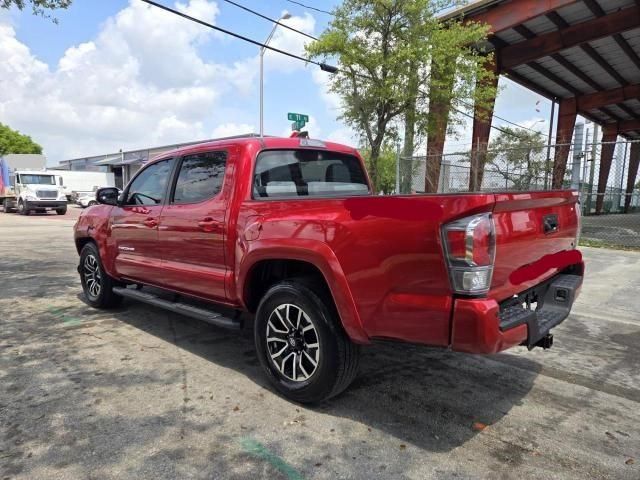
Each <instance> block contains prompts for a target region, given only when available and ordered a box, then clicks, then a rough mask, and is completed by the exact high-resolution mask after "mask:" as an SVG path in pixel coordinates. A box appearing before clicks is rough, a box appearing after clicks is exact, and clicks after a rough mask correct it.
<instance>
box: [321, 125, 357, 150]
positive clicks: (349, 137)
mask: <svg viewBox="0 0 640 480" xmlns="http://www.w3.org/2000/svg"><path fill="white" fill-rule="evenodd" d="M326 140H329V141H331V142H336V143H342V144H344V145H348V146H350V147H358V146H359V145H360V141H359V139H358V135H357V134H356V133H355V132H354V131H353V130H351V129H350V128H348V127H341V128H338V129H336V130H334V131H332V132H331V133H330V134H329V135H328V136H327V137H326Z"/></svg>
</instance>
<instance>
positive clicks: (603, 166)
mask: <svg viewBox="0 0 640 480" xmlns="http://www.w3.org/2000/svg"><path fill="white" fill-rule="evenodd" d="M617 139H618V131H617V129H616V128H615V127H612V126H609V125H607V126H606V127H605V128H604V129H603V132H602V149H601V151H600V172H599V174H598V196H597V197H596V215H600V214H601V213H602V207H603V206H604V194H605V193H606V191H607V183H608V182H609V172H611V162H612V161H613V152H614V151H615V149H616V143H615V142H616V140H617Z"/></svg>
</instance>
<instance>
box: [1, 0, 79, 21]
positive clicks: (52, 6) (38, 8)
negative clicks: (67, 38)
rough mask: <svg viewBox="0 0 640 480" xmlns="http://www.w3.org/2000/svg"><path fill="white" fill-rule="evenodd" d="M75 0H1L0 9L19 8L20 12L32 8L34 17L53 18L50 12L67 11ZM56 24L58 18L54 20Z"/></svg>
mask: <svg viewBox="0 0 640 480" xmlns="http://www.w3.org/2000/svg"><path fill="white" fill-rule="evenodd" d="M72 1H73V0H0V8H11V7H12V6H15V7H17V8H18V9H20V10H24V9H25V8H26V7H27V6H30V7H31V11H32V12H33V14H34V15H40V16H42V17H45V18H52V17H51V16H50V15H49V13H47V12H48V11H50V10H57V9H60V8H61V9H66V8H68V7H69V5H71V2H72ZM52 20H53V22H54V23H58V20H57V19H56V18H52Z"/></svg>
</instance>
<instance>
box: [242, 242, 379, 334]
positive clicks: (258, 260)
mask: <svg viewBox="0 0 640 480" xmlns="http://www.w3.org/2000/svg"><path fill="white" fill-rule="evenodd" d="M325 246H326V245H325ZM327 248H328V247H327ZM326 254H327V252H323V253H322V254H320V253H318V252H317V251H311V250H308V249H295V248H294V249H292V248H287V250H286V253H285V252H284V251H282V250H281V246H278V247H275V246H274V248H273V249H270V248H264V249H256V250H253V251H252V252H250V253H249V254H248V255H247V256H245V258H244V259H243V262H242V263H241V264H240V266H239V268H238V269H237V270H236V271H237V277H236V286H237V289H238V292H237V294H238V300H240V302H241V303H242V304H243V306H244V307H245V308H246V309H247V310H248V311H249V312H252V313H254V312H255V311H256V309H257V307H258V304H259V302H260V300H261V298H262V297H263V296H264V294H265V293H266V292H267V290H268V289H269V288H270V287H271V286H273V285H275V284H276V283H278V282H280V281H283V280H286V279H290V278H295V277H310V278H312V279H314V280H316V281H317V282H318V283H319V284H320V285H321V288H323V289H325V290H326V293H327V294H328V296H329V297H330V298H331V300H332V301H333V304H334V306H335V308H336V311H337V313H338V317H339V318H340V322H341V323H342V326H343V328H344V330H345V331H346V333H347V335H348V336H349V338H351V340H352V341H353V342H356V343H361V344H367V343H370V340H369V337H368V335H367V334H366V332H365V330H364V328H363V327H362V324H361V321H360V317H359V314H358V311H357V309H356V306H355V302H354V301H353V297H352V296H351V291H350V289H349V285H348V283H347V279H346V277H345V276H344V274H343V272H342V270H341V269H340V265H339V263H338V260H337V259H336V258H335V256H334V255H333V252H331V255H330V257H327V255H326Z"/></svg>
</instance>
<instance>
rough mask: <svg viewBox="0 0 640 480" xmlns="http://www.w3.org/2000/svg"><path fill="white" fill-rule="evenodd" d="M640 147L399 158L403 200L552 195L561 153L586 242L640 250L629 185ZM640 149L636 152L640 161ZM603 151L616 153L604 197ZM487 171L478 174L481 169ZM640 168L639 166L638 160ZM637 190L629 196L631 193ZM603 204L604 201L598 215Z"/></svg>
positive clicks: (638, 212) (639, 222)
mask: <svg viewBox="0 0 640 480" xmlns="http://www.w3.org/2000/svg"><path fill="white" fill-rule="evenodd" d="M634 143H637V142H617V143H610V144H607V143H595V144H586V145H585V144H572V145H551V146H547V145H545V146H542V147H541V146H540V145H534V146H524V147H519V148H513V149H500V150H495V149H491V148H489V149H487V151H486V153H482V154H476V158H473V156H472V152H471V151H462V152H452V153H446V154H444V155H438V156H416V157H411V158H402V157H400V158H398V166H397V173H398V182H397V183H396V185H397V189H398V191H399V193H401V194H411V193H436V192H437V193H461V192H469V191H483V192H495V191H529V190H550V189H552V186H553V181H552V178H553V164H554V161H553V159H554V157H555V154H556V151H557V150H558V149H568V150H569V156H568V160H567V166H566V171H565V175H564V178H563V181H562V186H561V188H563V189H575V190H578V191H579V192H580V205H581V209H582V215H583V222H582V224H583V228H582V239H583V241H585V242H586V243H590V244H594V245H600V244H601V245H611V246H621V247H630V248H640V188H639V187H640V182H638V178H636V177H637V174H635V173H634V172H632V174H633V175H634V178H632V179H631V181H630V182H629V178H628V176H629V164H630V162H632V161H633V158H632V156H633V154H632V146H633V145H634ZM638 147H639V145H636V146H635V148H633V150H634V152H635V155H638V153H637V152H638ZM603 149H604V150H605V151H606V150H607V149H609V151H610V150H611V149H612V150H613V158H612V161H611V169H610V172H609V177H608V179H607V181H606V185H605V187H604V188H602V189H600V190H602V191H603V192H602V193H598V190H599V188H598V186H599V181H600V168H601V158H602V153H603ZM483 160H484V169H482V168H477V169H474V168H472V164H473V165H481V164H482V161H483ZM636 162H637V160H636ZM629 186H631V187H632V188H631V189H630V191H629V192H628V191H627V190H628V188H629ZM598 198H601V205H600V206H599V207H600V208H599V210H600V213H599V214H596V213H597V206H598Z"/></svg>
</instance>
